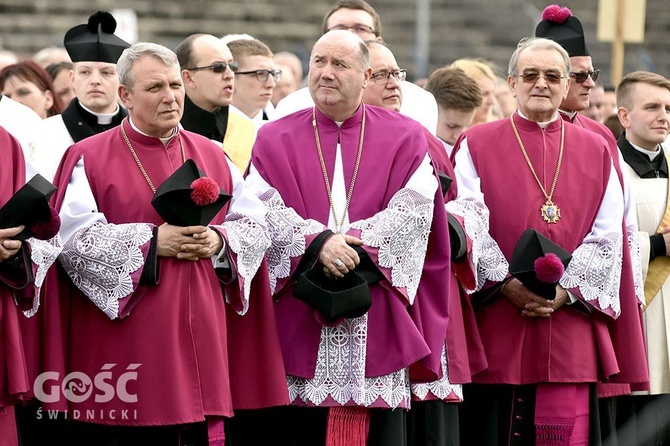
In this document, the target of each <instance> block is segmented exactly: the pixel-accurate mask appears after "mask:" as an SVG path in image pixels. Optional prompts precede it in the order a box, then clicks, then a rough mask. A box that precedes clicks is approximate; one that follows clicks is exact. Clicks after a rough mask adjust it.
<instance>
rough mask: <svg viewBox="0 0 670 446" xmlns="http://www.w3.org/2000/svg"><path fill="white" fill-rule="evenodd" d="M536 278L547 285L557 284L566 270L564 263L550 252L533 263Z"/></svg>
mask: <svg viewBox="0 0 670 446" xmlns="http://www.w3.org/2000/svg"><path fill="white" fill-rule="evenodd" d="M533 269H534V270H535V276H536V277H537V278H538V280H541V281H542V282H545V283H557V282H558V281H559V280H561V277H563V273H564V272H565V268H564V267H563V262H561V259H559V258H558V256H557V255H556V254H554V253H553V252H549V253H547V254H545V255H543V256H542V257H538V258H537V259H535V262H534V263H533Z"/></svg>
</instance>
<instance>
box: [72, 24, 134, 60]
mask: <svg viewBox="0 0 670 446" xmlns="http://www.w3.org/2000/svg"><path fill="white" fill-rule="evenodd" d="M115 30H116V19H114V16H112V14H110V13H109V12H107V11H98V12H96V13H94V14H92V15H91V16H90V17H89V18H88V23H87V24H83V25H77V26H75V27H74V28H70V30H69V31H68V32H67V33H65V38H64V39H63V43H64V45H65V49H66V50H67V53H68V54H69V55H70V59H72V62H106V63H114V64H115V63H116V62H117V61H118V60H119V57H121V53H123V50H125V49H126V48H128V47H129V46H130V44H129V43H128V42H126V41H125V40H123V39H121V38H119V37H117V36H115V35H114V31H115Z"/></svg>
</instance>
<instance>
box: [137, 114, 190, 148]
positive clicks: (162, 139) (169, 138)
mask: <svg viewBox="0 0 670 446" xmlns="http://www.w3.org/2000/svg"><path fill="white" fill-rule="evenodd" d="M128 122H130V126H131V127H132V128H133V130H135V131H136V132H137V133H140V134H142V135H144V136H148V137H149V138H156V137H155V136H151V135H148V134H146V133H144V132H143V131H142V130H140V129H138V128H137V126H136V125H135V123H134V122H133V118H131V117H130V116H128ZM177 133H178V127H175V128H173V129H172V134H171V135H170V136H168V137H165V138H158V139H160V140H161V142H162V143H163V145H166V146H167V145H168V143H169V142H170V140H171V139H172V138H174V137H175V136H177Z"/></svg>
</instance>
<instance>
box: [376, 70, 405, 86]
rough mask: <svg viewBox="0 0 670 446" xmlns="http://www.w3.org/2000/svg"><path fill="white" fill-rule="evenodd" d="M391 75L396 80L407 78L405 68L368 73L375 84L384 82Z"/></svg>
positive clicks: (400, 80)
mask: <svg viewBox="0 0 670 446" xmlns="http://www.w3.org/2000/svg"><path fill="white" fill-rule="evenodd" d="M391 76H393V78H394V79H395V80H397V81H398V82H402V81H404V80H405V79H407V70H397V71H377V72H376V73H372V74H371V75H370V79H372V80H373V81H374V83H375V84H377V85H384V84H386V83H387V82H388V81H389V79H390V78H391Z"/></svg>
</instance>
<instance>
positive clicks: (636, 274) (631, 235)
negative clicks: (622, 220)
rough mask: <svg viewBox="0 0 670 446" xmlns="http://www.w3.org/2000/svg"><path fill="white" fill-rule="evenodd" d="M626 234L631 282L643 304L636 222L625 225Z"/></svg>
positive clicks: (638, 237)
mask: <svg viewBox="0 0 670 446" xmlns="http://www.w3.org/2000/svg"><path fill="white" fill-rule="evenodd" d="M626 233H627V235H628V248H629V250H630V261H631V267H632V269H633V282H634V283H635V295H636V296H637V300H638V301H639V302H640V303H641V304H642V305H645V303H646V301H645V296H644V279H643V278H642V260H641V258H640V233H639V232H638V227H637V224H635V223H633V224H629V225H626Z"/></svg>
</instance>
